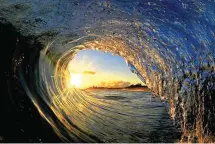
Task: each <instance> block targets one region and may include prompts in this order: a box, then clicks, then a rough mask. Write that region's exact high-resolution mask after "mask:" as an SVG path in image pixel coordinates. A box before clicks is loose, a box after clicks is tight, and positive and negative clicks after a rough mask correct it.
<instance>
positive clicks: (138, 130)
mask: <svg viewBox="0 0 215 144" xmlns="http://www.w3.org/2000/svg"><path fill="white" fill-rule="evenodd" d="M86 92H87V93H88V95H90V96H92V97H96V98H97V99H100V100H102V101H103V102H104V103H108V104H109V105H110V106H111V109H100V111H99V112H98V113H99V116H98V115H91V119H98V118H100V119H102V120H98V122H92V121H86V125H87V126H88V127H89V128H90V130H89V131H93V133H94V135H95V136H96V137H98V138H99V139H100V140H101V141H103V142H177V140H178V136H179V133H178V130H177V129H176V128H175V127H174V125H173V122H172V120H171V119H170V117H169V114H168V110H167V108H166V107H165V105H164V103H163V102H162V101H161V100H160V99H159V98H158V97H154V96H152V94H151V93H150V92H130V91H123V90H87V91H86ZM97 130H98V132H97ZM89 133H91V132H89Z"/></svg>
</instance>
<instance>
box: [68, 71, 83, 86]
mask: <svg viewBox="0 0 215 144" xmlns="http://www.w3.org/2000/svg"><path fill="white" fill-rule="evenodd" d="M70 85H71V86H73V87H78V88H79V87H80V86H81V74H71V79H70Z"/></svg>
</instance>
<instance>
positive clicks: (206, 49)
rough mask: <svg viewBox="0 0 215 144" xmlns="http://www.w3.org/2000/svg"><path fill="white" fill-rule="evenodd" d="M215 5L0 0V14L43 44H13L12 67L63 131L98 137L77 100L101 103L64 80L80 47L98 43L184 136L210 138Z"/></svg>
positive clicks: (214, 126)
mask: <svg viewBox="0 0 215 144" xmlns="http://www.w3.org/2000/svg"><path fill="white" fill-rule="evenodd" d="M214 8H215V3H214V2H212V1H201V0H199V1H194V0H193V1H187V0H180V1H176V0H174V1H164V0H160V1H152V0H147V1H142V0H111V1H109V0H106V1H105V0H96V1H91V0H82V1H81V2H80V1H76V0H73V1H71V0H64V1H60V0H46V1H37V0H2V1H1V5H0V16H1V19H0V20H1V22H4V21H7V22H9V23H12V24H13V25H14V26H15V27H16V29H17V30H18V31H19V32H20V33H21V34H22V35H24V36H26V37H28V36H33V37H34V38H36V40H37V41H38V42H40V43H41V44H42V45H43V46H44V48H43V49H42V50H40V51H36V52H34V53H32V52H29V53H21V52H19V51H18V52H16V53H15V54H14V60H13V70H14V73H16V74H17V76H18V77H19V81H20V83H21V84H22V87H24V88H25V90H26V93H27V94H28V96H29V97H30V98H31V100H32V101H33V103H34V104H35V106H36V107H37V109H38V111H39V112H40V114H41V115H42V116H43V118H44V119H46V120H47V121H48V123H49V124H50V125H51V126H52V127H53V128H54V130H55V131H56V133H57V134H58V135H59V136H60V137H61V138H62V139H64V140H66V141H70V140H73V141H89V142H90V141H92V142H94V141H98V140H97V139H96V138H95V137H94V136H93V135H88V134H86V132H85V131H83V126H84V125H81V124H80V123H81V121H80V120H81V119H82V118H83V117H82V116H83V115H85V117H84V118H86V119H87V118H88V116H87V114H86V113H83V115H78V113H80V109H81V107H82V108H86V109H87V111H94V112H95V113H96V112H97V111H96V109H103V108H106V105H105V104H104V103H103V102H102V101H100V100H98V99H94V98H89V96H88V95H87V94H86V93H83V92H81V91H78V90H76V89H70V88H67V76H68V69H67V65H68V63H69V61H71V60H72V58H73V57H74V56H75V54H76V53H77V52H78V51H79V50H82V49H96V50H103V51H106V52H112V53H113V54H116V55H120V56H122V57H124V58H125V59H126V61H127V62H128V65H129V67H130V68H131V70H132V71H133V72H134V73H136V74H137V75H138V76H139V77H140V79H141V80H143V81H144V82H145V83H146V84H147V86H148V87H149V88H150V89H151V90H152V91H153V92H154V93H156V94H157V95H159V96H160V97H161V98H162V99H166V100H167V101H168V102H169V107H170V110H169V111H170V115H171V117H172V118H173V119H174V120H175V122H176V125H177V126H179V127H180V129H181V131H182V132H183V136H182V141H183V139H184V138H186V137H188V140H190V141H192V140H193V139H198V141H199V142H210V141H214V134H215V123H214V121H215V115H214V113H215V97H214V96H215V66H214V60H215V49H214V42H215V41H214V37H215V33H214V31H215V19H214V18H215V9H214ZM89 105H90V106H91V107H92V108H91V109H88V108H89ZM71 107H73V108H71ZM76 114H77V115H76Z"/></svg>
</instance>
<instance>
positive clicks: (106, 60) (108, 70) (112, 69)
mask: <svg viewBox="0 0 215 144" xmlns="http://www.w3.org/2000/svg"><path fill="white" fill-rule="evenodd" d="M70 64H71V69H72V71H73V72H78V73H83V72H84V71H93V72H95V74H94V76H91V80H90V79H88V81H94V84H95V83H96V84H97V85H98V84H99V83H101V82H106V83H108V82H109V83H113V82H119V81H124V82H130V83H131V84H136V83H141V81H140V80H139V79H138V77H137V76H136V75H135V74H133V73H132V72H131V71H130V70H129V68H128V66H127V64H126V62H125V60H124V59H123V58H122V57H120V56H113V55H112V54H111V53H104V52H103V51H96V50H82V51H80V52H78V53H77V54H76V56H75V57H74V59H73V60H72V61H71V63H70ZM92 83H93V82H92ZM96 84H95V85H96Z"/></svg>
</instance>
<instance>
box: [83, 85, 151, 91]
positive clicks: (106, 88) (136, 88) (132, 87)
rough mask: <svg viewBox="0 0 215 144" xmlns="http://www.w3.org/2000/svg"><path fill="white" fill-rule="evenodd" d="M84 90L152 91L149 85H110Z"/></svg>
mask: <svg viewBox="0 0 215 144" xmlns="http://www.w3.org/2000/svg"><path fill="white" fill-rule="evenodd" d="M84 90H125V91H144V92H150V89H149V88H148V87H147V86H128V87H124V88H108V87H90V88H86V89H84Z"/></svg>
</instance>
